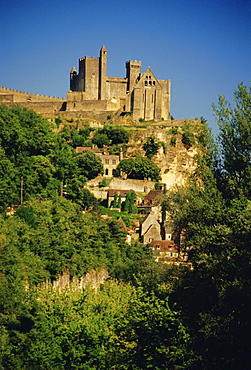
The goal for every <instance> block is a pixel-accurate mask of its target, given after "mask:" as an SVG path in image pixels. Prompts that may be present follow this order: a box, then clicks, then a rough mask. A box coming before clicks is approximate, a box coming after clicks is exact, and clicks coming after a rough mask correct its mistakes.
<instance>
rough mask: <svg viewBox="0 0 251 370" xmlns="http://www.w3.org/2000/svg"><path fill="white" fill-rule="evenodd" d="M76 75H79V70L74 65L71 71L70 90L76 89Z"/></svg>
mask: <svg viewBox="0 0 251 370" xmlns="http://www.w3.org/2000/svg"><path fill="white" fill-rule="evenodd" d="M76 75H77V70H76V68H75V67H74V66H73V67H72V69H71V72H70V90H72V91H74V90H75V89H76V78H75V77H76Z"/></svg>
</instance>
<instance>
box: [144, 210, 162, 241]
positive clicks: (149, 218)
mask: <svg viewBox="0 0 251 370" xmlns="http://www.w3.org/2000/svg"><path fill="white" fill-rule="evenodd" d="M139 236H140V240H141V242H142V243H144V244H147V243H151V242H152V241H153V240H160V239H161V226H160V223H159V221H158V220H157V219H156V217H155V215H154V214H153V213H148V215H146V217H145V218H144V220H143V221H142V222H141V224H140V229H139Z"/></svg>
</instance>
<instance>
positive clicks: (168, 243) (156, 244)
mask: <svg viewBox="0 0 251 370" xmlns="http://www.w3.org/2000/svg"><path fill="white" fill-rule="evenodd" d="M151 247H152V248H153V249H154V250H156V249H158V250H162V251H175V252H178V248H177V246H176V245H175V243H174V241H173V240H153V241H152V242H151Z"/></svg>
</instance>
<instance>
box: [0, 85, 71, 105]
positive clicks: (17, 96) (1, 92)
mask: <svg viewBox="0 0 251 370" xmlns="http://www.w3.org/2000/svg"><path fill="white" fill-rule="evenodd" d="M11 95H13V100H12V101H13V102H14V103H16V102H26V101H31V102H39V101H57V102H58V101H61V102H63V101H65V99H64V98H58V97H56V96H49V95H41V94H34V93H28V92H25V91H20V90H15V89H9V88H7V87H1V86H0V99H1V97H2V99H1V100H4V96H9V97H10V96H11ZM22 98H23V99H22ZM8 100H10V99H8Z"/></svg>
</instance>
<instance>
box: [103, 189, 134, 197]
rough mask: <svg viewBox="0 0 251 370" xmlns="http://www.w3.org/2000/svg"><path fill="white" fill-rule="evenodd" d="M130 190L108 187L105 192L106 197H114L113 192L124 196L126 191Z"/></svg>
mask: <svg viewBox="0 0 251 370" xmlns="http://www.w3.org/2000/svg"><path fill="white" fill-rule="evenodd" d="M130 192H131V190H120V189H109V190H108V192H107V196H108V197H114V195H115V194H118V195H121V196H122V197H125V196H126V194H127V193H130Z"/></svg>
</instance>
